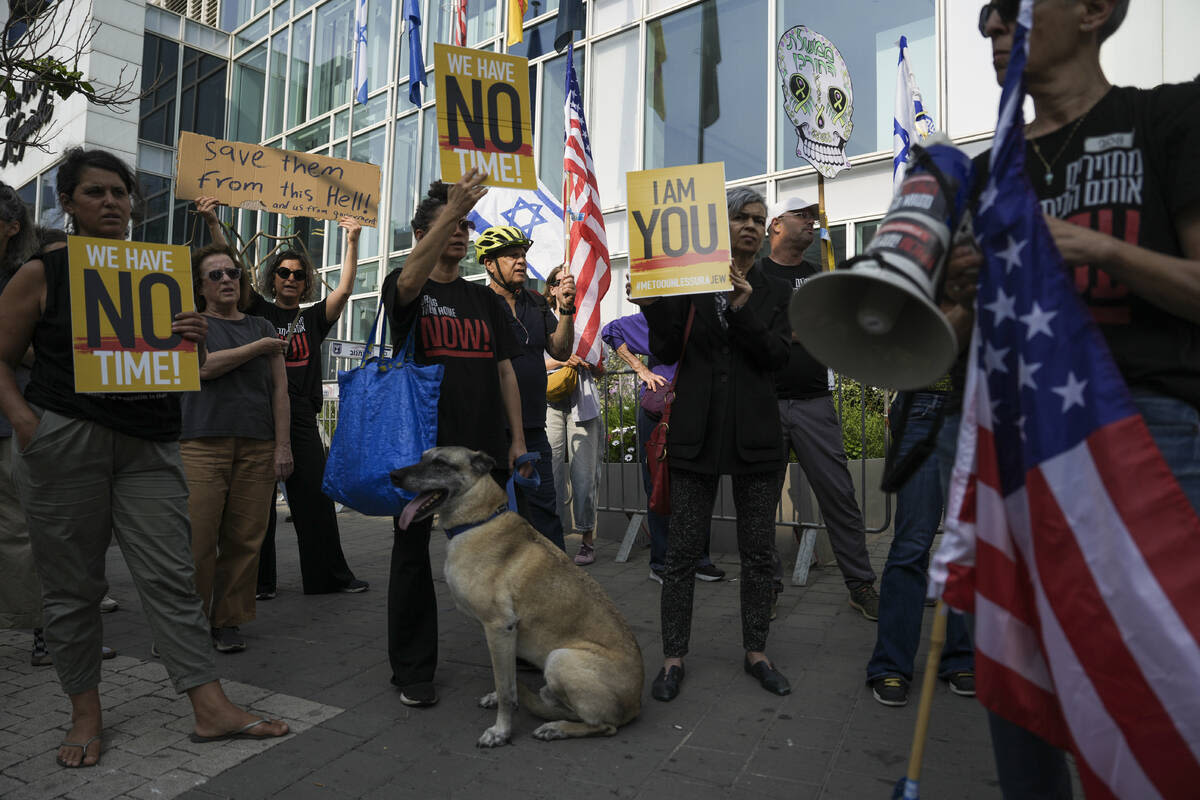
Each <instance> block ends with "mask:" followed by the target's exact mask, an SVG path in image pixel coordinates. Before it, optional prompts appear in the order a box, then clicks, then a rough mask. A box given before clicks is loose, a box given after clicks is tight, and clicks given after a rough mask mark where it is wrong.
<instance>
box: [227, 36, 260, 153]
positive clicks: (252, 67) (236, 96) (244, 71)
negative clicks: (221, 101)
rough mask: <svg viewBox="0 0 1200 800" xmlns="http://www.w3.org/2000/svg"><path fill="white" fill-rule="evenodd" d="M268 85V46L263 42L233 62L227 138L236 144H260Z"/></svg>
mask: <svg viewBox="0 0 1200 800" xmlns="http://www.w3.org/2000/svg"><path fill="white" fill-rule="evenodd" d="M266 84H267V45H266V43H265V42H264V43H263V44H260V45H259V46H258V47H256V48H254V49H253V50H251V51H250V52H248V53H246V55H244V56H242V57H241V58H239V59H238V60H237V61H235V62H233V91H232V92H231V93H230V101H229V103H230V109H229V137H230V138H231V139H233V140H234V141H238V142H254V143H255V144H257V143H258V142H260V141H262V138H261V136H262V118H263V100H264V99H265V94H266V91H265V90H266Z"/></svg>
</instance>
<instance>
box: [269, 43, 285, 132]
mask: <svg viewBox="0 0 1200 800" xmlns="http://www.w3.org/2000/svg"><path fill="white" fill-rule="evenodd" d="M287 51H288V29H287V28H284V29H283V30H281V31H280V32H279V33H277V34H275V35H274V36H272V37H271V65H270V70H271V73H270V85H269V86H268V87H267V129H266V131H265V132H264V135H265V136H266V137H267V138H270V137H272V136H278V135H279V134H280V133H281V132H282V131H283V112H284V108H285V107H286V105H287V103H286V101H287V95H286V94H285V93H284V92H286V91H287V83H286V81H287Z"/></svg>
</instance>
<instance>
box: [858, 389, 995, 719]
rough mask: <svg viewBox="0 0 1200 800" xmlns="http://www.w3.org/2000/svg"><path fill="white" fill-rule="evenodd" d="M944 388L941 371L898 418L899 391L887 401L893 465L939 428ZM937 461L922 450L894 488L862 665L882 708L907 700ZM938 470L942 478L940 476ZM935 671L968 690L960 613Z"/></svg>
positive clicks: (934, 522)
mask: <svg viewBox="0 0 1200 800" xmlns="http://www.w3.org/2000/svg"><path fill="white" fill-rule="evenodd" d="M950 391H951V388H950V380H949V378H948V377H947V378H945V379H943V380H942V381H940V382H939V383H937V384H934V385H933V386H931V387H929V388H928V389H925V390H921V391H917V392H913V393H912V394H911V399H910V400H908V404H909V409H908V416H907V418H906V420H905V421H904V422H903V423H901V413H902V411H903V408H904V406H905V398H904V395H900V396H898V397H897V398H896V400H895V402H893V403H892V408H891V416H890V424H891V427H892V430H893V431H899V430H900V428H901V425H903V433H902V434H901V433H897V434H896V435H898V436H901V439H900V444H899V449H898V451H897V453H896V462H897V463H900V462H901V461H902V460H903V459H904V457H905V456H907V455H908V454H909V453H910V452H911V451H912V450H913V448H914V447H916V446H917V445H918V443H919V442H922V441H925V440H926V439H927V438H928V437H929V436H930V435H933V436H937V435H938V434H939V433H940V430H935V428H937V427H938V426H939V425H940V424H943V423H944V421H945V420H944V414H945V409H944V405H945V404H946V403H947V394H948V393H949V392H950ZM959 402H960V403H961V397H960V398H959ZM955 428H956V429H957V425H956V426H955ZM940 467H941V464H940V459H939V457H938V454H936V453H935V454H933V455H930V456H929V457H928V458H926V459H925V461H924V462H923V463H922V464H921V465H920V466H919V467H918V468H917V469H916V471H915V472H914V473H913V474H912V476H911V477H909V478H908V480H907V481H906V482H905V483H904V485H903V486H901V487H900V490H899V491H898V492H897V493H896V522H895V526H894V533H893V538H892V546H891V548H890V549H889V550H888V556H887V562H886V563H885V564H884V567H883V581H882V582H881V586H882V592H881V596H880V603H879V624H878V626H877V629H876V634H875V650H874V652H873V653H872V655H871V659H870V661H869V662H868V663H867V684H868V685H869V686H870V687H871V694H872V696H873V697H874V698H875V699H876V700H877V701H878V702H879V703H881V704H882V705H885V706H903V705H905V704H907V703H908V687H909V684H910V683H912V679H913V663H914V661H915V660H916V656H917V648H918V647H919V646H920V644H921V621H922V616H923V615H924V613H925V603H924V599H925V588H926V584H927V582H928V580H927V570H928V569H929V551H930V548H931V547H932V546H933V537H934V536H935V535H936V534H937V530H938V526H939V525H940V524H941V521H942V508H943V505H944V502H943V498H945V497H946V496H947V494H948V492H947V489H948V487H947V483H948V482H949V477H950V470H949V469H948V468H947V469H940ZM941 475H945V476H946V481H945V482H943V481H942V480H941ZM938 676H939V677H941V678H942V679H943V680H945V681H946V682H947V683H948V685H949V686H950V691H952V692H953V693H954V694H957V695H961V696H963V697H972V696H974V695H975V649H974V648H973V647H972V646H971V638H970V635H969V634H968V633H967V625H966V622H965V620H964V619H963V616H962V615H961V614H951V615H950V616H949V618H948V619H947V621H946V642H945V644H944V645H943V647H942V653H941V660H940V661H939V666H938Z"/></svg>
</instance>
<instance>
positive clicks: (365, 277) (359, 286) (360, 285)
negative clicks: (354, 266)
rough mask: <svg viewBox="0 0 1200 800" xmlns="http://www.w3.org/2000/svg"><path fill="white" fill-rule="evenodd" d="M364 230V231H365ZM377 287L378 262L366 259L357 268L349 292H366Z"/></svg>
mask: <svg viewBox="0 0 1200 800" xmlns="http://www.w3.org/2000/svg"><path fill="white" fill-rule="evenodd" d="M365 232H366V231H364V233H365ZM378 288H379V262H378V261H368V262H367V263H366V264H362V265H360V266H359V268H358V272H357V273H356V274H355V276H354V288H353V289H351V290H350V292H351V294H366V293H367V292H373V291H375V290H376V289H378Z"/></svg>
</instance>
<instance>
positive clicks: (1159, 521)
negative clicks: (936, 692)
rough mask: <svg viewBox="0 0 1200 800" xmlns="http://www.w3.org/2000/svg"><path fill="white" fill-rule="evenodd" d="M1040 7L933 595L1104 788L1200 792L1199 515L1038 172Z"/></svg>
mask: <svg viewBox="0 0 1200 800" xmlns="http://www.w3.org/2000/svg"><path fill="white" fill-rule="evenodd" d="M1031 23H1032V2H1031V0H1024V2H1023V3H1022V6H1021V10H1020V13H1019V17H1018V25H1017V29H1016V34H1015V37H1014V43H1013V50H1012V58H1011V61H1010V63H1009V65H1008V69H1007V77H1008V80H1007V81H1006V83H1005V86H1004V91H1003V94H1002V97H1001V101H1000V108H1001V111H1000V120H999V123H998V125H997V129H996V139H995V144H994V145H993V148H992V152H991V165H990V169H989V176H990V177H989V179H988V183H987V188H986V190H985V191H984V192H983V194H982V195H981V197H980V207H979V209H978V212H977V214H976V217H975V230H976V232H977V234H978V235H979V237H980V244H981V247H982V249H983V253H984V259H985V264H984V267H983V269H982V270H981V274H980V283H979V292H978V298H979V299H978V310H977V314H976V323H975V331H974V335H973V338H972V344H971V352H970V363H969V367H968V372H967V384H966V391H965V395H964V398H963V416H962V424H961V427H960V430H959V440H958V453H957V456H956V460H955V465H954V472H953V478H952V480H951V487H950V495H949V508H948V511H947V520H946V527H947V533H946V536H945V537H944V541H943V543H942V545H941V547H940V549H939V550H938V553H937V556H936V558H935V559H934V562H933V565H932V567H931V569H930V593H931V596H935V597H936V596H938V595H939V594H940V595H942V597H943V599H944V600H945V601H946V603H947V604H949V605H950V606H953V607H954V608H958V609H962V610H968V611H973V612H974V614H975V637H974V638H975V647H976V656H975V665H976V677H977V680H976V688H977V692H978V697H979V700H980V701H981V702H982V703H983V704H984V705H985V706H986V707H987V708H988V709H990V710H991V711H993V712H994V713H995V714H997V715H999V716H1001V717H1004V718H1005V719H1008V720H1009V721H1011V722H1014V723H1016V724H1018V725H1020V726H1022V727H1024V728H1026V729H1028V730H1030V731H1032V732H1033V733H1035V734H1037V735H1038V736H1040V737H1041V738H1042V739H1044V740H1046V741H1047V742H1049V743H1050V744H1052V745H1054V746H1056V747H1060V748H1062V749H1066V750H1070V751H1071V752H1072V753H1073V754H1074V756H1075V763H1076V765H1077V767H1078V769H1079V774H1080V778H1081V780H1082V782H1083V786H1084V789H1085V790H1086V792H1087V795H1088V796H1089V797H1121V798H1126V797H1128V798H1134V797H1136V798H1151V797H1187V796H1192V795H1193V794H1194V793H1195V791H1196V789H1195V787H1196V786H1197V785H1200V783H1198V782H1200V692H1198V691H1197V690H1196V687H1197V686H1200V645H1198V640H1200V520H1197V517H1196V514H1195V512H1194V511H1193V509H1192V507H1191V504H1190V503H1189V502H1188V500H1187V497H1186V496H1185V495H1184V493H1183V491H1182V489H1180V487H1179V484H1178V483H1177V482H1176V480H1175V478H1174V476H1173V475H1172V474H1171V472H1170V470H1169V468H1168V467H1167V464H1166V462H1165V461H1164V460H1163V457H1162V455H1161V454H1160V452H1159V450H1158V448H1157V446H1156V445H1155V443H1154V440H1153V439H1152V438H1151V435H1150V432H1149V429H1148V428H1147V427H1146V424H1145V422H1144V421H1143V419H1142V417H1141V415H1140V414H1138V412H1137V410H1136V407H1135V406H1134V404H1133V402H1132V399H1131V397H1130V394H1129V390H1128V388H1127V387H1126V386H1125V383H1124V381H1123V380H1122V377H1121V375H1120V373H1119V371H1118V370H1117V367H1116V364H1115V362H1114V361H1113V358H1112V355H1111V353H1110V352H1109V350H1108V346H1107V344H1106V343H1105V341H1104V338H1103V336H1102V335H1101V333H1100V331H1099V329H1098V328H1097V326H1096V324H1095V323H1094V321H1093V320H1092V318H1091V316H1090V315H1089V313H1088V311H1087V309H1086V308H1085V307H1084V305H1083V303H1082V301H1081V300H1080V299H1079V297H1078V296H1077V295H1076V294H1075V290H1074V286H1073V285H1072V281H1071V280H1070V278H1069V274H1068V272H1067V269H1066V267H1065V265H1064V264H1063V261H1062V257H1061V255H1060V254H1059V252H1058V249H1057V248H1056V247H1055V244H1054V240H1053V238H1052V236H1051V234H1050V231H1049V228H1048V227H1047V225H1046V222H1045V220H1044V219H1043V217H1042V212H1041V209H1040V206H1039V205H1038V202H1037V197H1036V195H1035V194H1034V192H1033V189H1032V186H1031V185H1030V183H1029V180H1028V178H1027V176H1026V173H1025V138H1024V125H1023V120H1022V113H1021V104H1022V101H1023V100H1024V94H1025V87H1024V84H1023V77H1022V76H1023V72H1024V67H1025V61H1026V58H1027V56H1028V44H1027V42H1028V39H1027V36H1028V29H1029V27H1030V25H1031Z"/></svg>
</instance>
